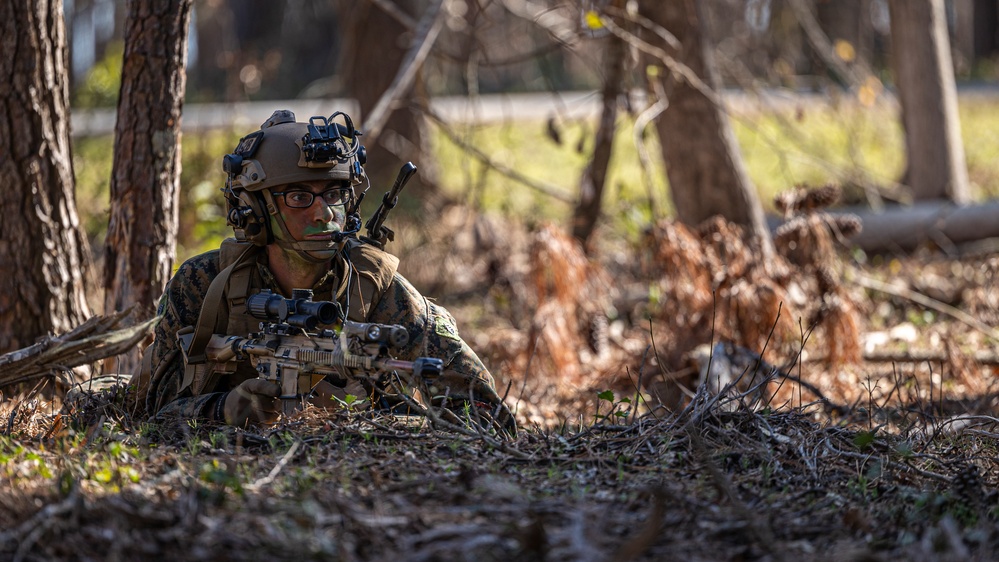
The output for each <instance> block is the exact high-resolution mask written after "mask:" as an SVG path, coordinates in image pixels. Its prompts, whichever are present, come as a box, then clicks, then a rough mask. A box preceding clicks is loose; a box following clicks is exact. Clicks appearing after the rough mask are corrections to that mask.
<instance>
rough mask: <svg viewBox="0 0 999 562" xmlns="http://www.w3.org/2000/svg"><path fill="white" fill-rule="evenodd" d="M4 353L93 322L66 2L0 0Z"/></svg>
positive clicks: (0, 345) (0, 315) (0, 316)
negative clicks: (73, 140)
mask: <svg viewBox="0 0 999 562" xmlns="http://www.w3.org/2000/svg"><path fill="white" fill-rule="evenodd" d="M0 30H2V31H0V46H2V48H0V52H3V53H4V56H3V57H0V177H2V178H3V182H4V195H3V197H0V217H3V218H2V219H0V271H2V272H3V274H2V276H0V353H4V352H7V351H11V350H14V349H19V348H21V347H24V346H27V345H30V344H32V343H34V341H35V340H36V339H37V338H39V337H41V336H45V335H47V334H50V333H62V332H66V331H68V330H70V329H71V328H73V327H75V326H76V325H78V324H80V323H82V322H83V321H84V320H86V319H87V318H88V317H89V316H90V306H89V305H88V303H87V298H86V290H85V286H84V285H85V283H84V281H85V277H86V272H87V271H88V269H89V267H90V253H89V248H88V246H87V240H86V238H85V237H84V235H83V233H82V232H81V230H80V228H79V224H80V219H79V217H78V216H77V213H76V198H75V197H76V196H75V194H74V189H75V184H74V180H73V163H72V160H71V159H70V144H69V143H70V139H69V76H68V74H69V71H68V68H67V47H66V32H65V24H64V22H63V11H62V1H61V0H48V1H44V0H39V1H35V2H24V1H23V0H0Z"/></svg>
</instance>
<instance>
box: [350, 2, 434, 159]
mask: <svg viewBox="0 0 999 562" xmlns="http://www.w3.org/2000/svg"><path fill="white" fill-rule="evenodd" d="M443 3H444V0H437V1H436V2H434V3H433V4H431V5H430V7H429V8H427V11H426V12H425V13H424V14H423V18H422V19H421V20H420V25H419V27H418V28H417V31H416V34H415V36H414V37H413V42H412V43H411V44H410V47H409V52H407V53H406V57H405V58H404V59H403V61H402V64H400V65H399V71H398V73H397V74H396V75H395V78H394V79H393V80H392V85H391V86H389V89H388V90H386V91H385V93H384V94H382V97H381V98H379V99H378V103H377V104H375V107H374V109H372V110H371V114H370V115H369V116H368V117H367V118H366V119H365V123H364V125H365V127H366V128H367V132H366V138H367V139H368V140H367V142H368V143H371V144H373V143H374V142H375V140H377V139H378V135H380V134H381V132H382V129H383V128H384V127H385V123H387V122H388V118H389V115H391V113H392V109H393V108H392V106H393V105H394V104H395V102H396V100H398V99H400V98H401V97H402V96H403V95H404V94H405V93H406V92H407V91H409V88H410V87H411V86H412V85H413V79H414V78H415V77H416V72H417V71H418V70H419V69H420V67H421V66H423V61H425V60H426V58H427V54H428V53H429V52H430V48H431V47H433V45H434V41H436V40H437V36H438V35H439V34H440V31H441V27H442V26H443V25H444V18H443V17H442V14H443V13H444V12H443V10H441V5H442V4H443Z"/></svg>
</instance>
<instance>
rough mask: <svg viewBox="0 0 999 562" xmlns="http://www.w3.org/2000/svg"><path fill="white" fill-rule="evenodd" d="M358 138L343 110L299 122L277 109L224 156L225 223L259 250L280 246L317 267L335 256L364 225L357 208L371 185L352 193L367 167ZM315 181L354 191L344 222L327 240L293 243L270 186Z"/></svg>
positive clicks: (291, 114)
mask: <svg viewBox="0 0 999 562" xmlns="http://www.w3.org/2000/svg"><path fill="white" fill-rule="evenodd" d="M360 136H361V131H359V130H357V129H356V128H355V127H354V123H353V121H352V120H351V119H350V116H349V115H347V114H346V113H343V112H341V111H337V112H334V113H333V114H332V115H330V116H329V117H323V116H316V117H312V118H310V119H309V122H308V123H299V122H296V121H295V114H294V113H292V112H291V111H289V110H278V111H275V112H274V113H273V114H272V115H271V117H270V118H269V119H268V120H267V121H265V122H264V123H263V124H262V125H261V126H260V130H259V131H255V132H253V133H250V134H248V135H246V136H245V137H243V138H241V139H240V141H239V144H238V145H237V146H236V148H235V149H234V150H233V151H232V153H230V154H226V155H225V156H224V157H223V158H222V170H223V171H224V172H225V173H226V185H225V188H223V193H224V194H225V198H226V203H227V207H228V211H227V215H226V219H227V222H228V224H229V225H230V226H232V227H233V231H234V234H235V237H236V239H237V240H240V241H245V242H249V243H251V244H254V245H257V246H266V245H268V244H272V243H276V244H277V245H278V246H280V247H281V248H283V249H286V250H291V251H294V252H295V253H297V254H298V255H299V256H300V257H302V258H303V259H306V260H308V261H311V262H315V263H320V262H324V261H328V260H329V259H330V258H331V257H333V255H334V254H335V253H336V252H337V251H339V250H340V248H342V247H343V244H344V243H345V241H346V239H347V237H349V236H351V235H353V234H355V233H356V232H357V231H359V230H360V227H361V219H360V216H359V215H358V209H359V208H360V202H361V199H363V197H364V192H366V191H367V187H365V189H364V191H362V192H361V194H360V196H359V197H356V198H355V197H354V193H353V191H354V190H353V188H354V186H357V185H361V184H362V183H363V184H366V183H367V175H366V174H365V173H364V168H363V165H364V164H365V162H366V159H367V158H366V156H367V155H366V152H365V149H364V145H362V144H361V142H360ZM312 181H326V182H330V181H335V182H339V183H343V184H346V185H347V186H348V187H350V191H351V196H350V198H349V200H348V201H347V208H346V215H347V218H346V221H345V222H346V224H344V225H343V230H342V231H340V232H337V233H335V234H334V235H333V237H332V239H331V240H328V241H327V240H295V239H294V238H293V237H292V236H291V234H290V232H289V231H288V227H287V225H286V224H285V223H284V219H283V218H282V216H281V214H280V213H279V212H278V210H277V205H276V204H275V201H274V197H273V196H272V194H271V189H272V188H277V187H280V186H285V185H288V184H291V183H305V182H312ZM271 219H273V222H274V224H276V225H277V227H278V229H279V230H280V232H281V234H282V235H283V236H281V239H275V236H274V234H275V233H274V229H273V227H272V226H271V224H272V223H271Z"/></svg>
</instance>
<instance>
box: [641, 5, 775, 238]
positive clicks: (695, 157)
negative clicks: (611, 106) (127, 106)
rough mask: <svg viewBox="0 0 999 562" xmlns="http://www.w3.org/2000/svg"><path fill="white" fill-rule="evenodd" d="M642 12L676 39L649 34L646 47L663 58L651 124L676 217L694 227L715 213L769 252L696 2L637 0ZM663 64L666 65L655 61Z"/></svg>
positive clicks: (760, 211)
mask: <svg viewBox="0 0 999 562" xmlns="http://www.w3.org/2000/svg"><path fill="white" fill-rule="evenodd" d="M639 5H640V7H641V8H640V11H641V13H642V14H643V15H645V16H646V17H648V18H649V19H650V20H651V21H653V22H655V23H657V24H659V25H661V26H662V27H663V28H665V29H666V30H668V31H669V32H670V33H672V34H673V36H674V37H675V38H676V40H677V42H678V44H674V45H671V44H670V42H667V41H666V40H665V38H664V37H662V36H661V35H658V34H653V37H652V39H651V40H650V43H653V45H654V46H656V47H658V48H660V49H661V50H662V52H664V53H665V56H666V57H668V58H669V59H670V60H669V63H670V64H669V65H668V66H670V67H672V68H670V70H669V71H664V72H661V73H660V75H659V77H658V78H653V80H660V81H661V86H662V91H664V92H665V95H666V98H667V99H668V102H669V106H668V107H667V108H666V110H665V111H664V112H663V113H662V115H661V116H660V118H659V119H657V120H656V129H657V131H658V133H659V137H660V141H661V144H662V151H663V159H664V160H665V162H666V173H667V176H668V177H669V184H670V192H671V194H672V197H673V204H674V206H675V207H676V214H677V218H679V219H680V220H681V221H682V222H684V223H686V224H690V225H696V224H698V223H700V222H701V221H704V220H705V219H708V218H710V217H712V216H714V215H722V216H723V217H725V218H726V219H728V220H730V221H732V222H735V223H737V224H740V225H743V226H745V227H746V228H748V229H749V230H750V231H751V232H752V233H753V234H755V235H756V236H757V237H758V238H759V240H760V243H761V245H762V248H763V251H764V253H765V254H766V255H769V254H770V253H771V252H772V251H773V243H772V241H771V239H770V232H769V230H768V229H767V225H766V221H765V218H764V216H763V206H762V204H761V203H760V200H759V196H758V195H757V193H756V190H755V188H754V187H753V185H752V183H750V181H749V177H748V176H747V174H746V170H745V165H744V164H743V162H742V155H741V153H740V152H739V146H738V144H737V143H736V140H735V135H734V134H733V132H732V128H731V125H730V124H729V121H728V116H727V115H726V113H725V112H724V110H723V108H722V107H721V101H720V99H719V98H718V96H716V95H715V94H714V92H715V91H717V87H716V85H717V83H718V80H717V78H716V73H715V69H714V65H713V62H712V60H711V50H710V49H709V48H708V45H707V44H706V41H705V37H706V36H707V35H706V33H705V31H704V29H703V17H702V14H701V10H702V9H703V6H702V3H701V2H695V1H693V0H676V1H671V2H660V1H658V0H642V1H641V2H640V3H639ZM651 62H652V64H657V65H662V64H663V62H664V61H662V60H654V61H651Z"/></svg>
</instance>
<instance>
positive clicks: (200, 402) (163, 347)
mask: <svg viewBox="0 0 999 562" xmlns="http://www.w3.org/2000/svg"><path fill="white" fill-rule="evenodd" d="M217 274H218V255H217V252H209V253H208V254H202V255H201V256H196V257H194V258H191V259H190V260H188V261H186V262H184V264H182V265H181V266H180V268H179V269H178V270H177V274H176V275H174V277H173V278H172V279H171V280H170V282H169V283H168V284H167V288H166V291H165V292H164V293H163V297H162V298H161V299H160V303H159V307H158V309H157V314H158V315H159V316H160V317H161V318H160V322H159V324H157V326H156V331H155V340H154V341H153V344H152V346H151V347H150V349H149V351H150V352H152V354H153V357H152V377H151V379H150V386H149V394H148V395H147V396H146V411H148V412H149V413H151V414H155V417H156V418H160V419H167V418H178V419H180V418H183V419H202V420H207V419H214V418H213V414H214V412H215V410H216V408H215V406H216V405H217V403H218V402H219V400H220V399H221V397H222V396H223V395H224V393H211V394H204V395H201V396H193V395H192V394H191V389H190V388H186V389H182V388H181V387H182V385H183V382H184V358H183V356H182V354H181V352H180V347H179V345H178V343H177V331H178V330H180V329H181V328H183V327H185V326H191V325H193V324H194V323H196V322H197V321H198V314H199V313H200V311H201V305H202V303H203V302H204V296H205V293H207V292H208V286H209V285H211V280H212V279H214V278H215V276H216V275H217Z"/></svg>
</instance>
